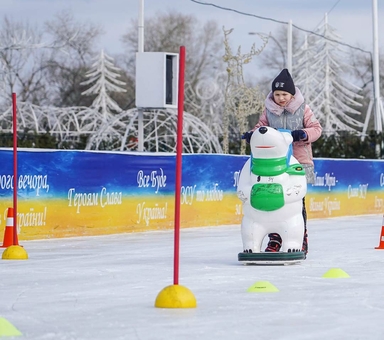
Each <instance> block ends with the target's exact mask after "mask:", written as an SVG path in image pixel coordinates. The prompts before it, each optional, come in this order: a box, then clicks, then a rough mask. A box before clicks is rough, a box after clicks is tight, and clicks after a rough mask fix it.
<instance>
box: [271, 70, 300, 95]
mask: <svg viewBox="0 0 384 340" xmlns="http://www.w3.org/2000/svg"><path fill="white" fill-rule="evenodd" d="M275 91H285V92H288V93H290V94H291V95H292V96H294V95H295V93H296V89H295V84H294V83H293V79H292V77H291V75H290V74H289V71H288V70H287V69H286V68H285V69H284V70H282V71H281V72H280V74H279V75H278V76H277V77H276V78H275V79H274V81H273V82H272V92H275Z"/></svg>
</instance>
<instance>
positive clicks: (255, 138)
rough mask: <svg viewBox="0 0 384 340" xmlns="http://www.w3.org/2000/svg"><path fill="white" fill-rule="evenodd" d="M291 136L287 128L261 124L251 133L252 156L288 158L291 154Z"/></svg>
mask: <svg viewBox="0 0 384 340" xmlns="http://www.w3.org/2000/svg"><path fill="white" fill-rule="evenodd" d="M292 141H293V139H292V136H291V133H290V132H289V131H288V130H281V131H279V130H276V129H274V128H271V127H269V126H261V127H259V128H258V129H257V130H255V132H254V133H253V134H252V137H251V141H250V144H249V145H250V148H251V154H252V158H282V157H285V158H288V159H289V156H290V154H291V144H292Z"/></svg>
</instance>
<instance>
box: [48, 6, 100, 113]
mask: <svg viewBox="0 0 384 340" xmlns="http://www.w3.org/2000/svg"><path fill="white" fill-rule="evenodd" d="M45 32H46V34H49V35H50V36H52V39H54V40H55V41H59V42H60V41H66V40H68V38H69V37H73V38H72V39H71V40H70V42H69V44H68V46H67V47H66V49H65V53H62V51H58V50H55V51H53V52H52V54H51V55H50V58H49V59H48V60H47V61H46V64H45V69H46V77H47V82H48V83H49V85H50V86H49V93H50V98H51V101H52V102H53V103H54V104H55V106H59V107H63V106H64V107H66V106H81V105H84V106H89V105H90V104H91V103H92V100H91V99H90V98H88V97H84V96H82V95H81V92H83V91H84V90H86V88H85V87H84V86H83V85H81V82H83V81H84V80H86V78H85V74H86V72H87V71H88V69H89V67H90V65H91V62H92V57H93V56H94V55H95V54H96V53H97V52H96V50H95V44H96V41H97V39H98V38H99V37H100V36H101V34H102V33H103V30H102V29H101V27H99V26H98V25H94V24H91V23H81V22H77V21H76V20H75V18H74V16H73V14H72V13H71V12H70V11H63V12H60V13H59V14H57V15H56V16H55V18H54V19H53V20H51V21H48V22H46V23H45Z"/></svg>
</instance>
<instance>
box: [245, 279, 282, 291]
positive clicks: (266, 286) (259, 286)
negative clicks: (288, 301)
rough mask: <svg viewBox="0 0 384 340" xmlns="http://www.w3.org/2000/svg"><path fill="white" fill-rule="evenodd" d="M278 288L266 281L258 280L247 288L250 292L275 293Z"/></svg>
mask: <svg viewBox="0 0 384 340" xmlns="http://www.w3.org/2000/svg"><path fill="white" fill-rule="evenodd" d="M278 291H279V290H278V289H277V288H276V287H275V286H274V285H273V284H272V283H270V282H268V281H258V282H256V283H255V284H254V285H252V286H251V287H249V288H248V289H247V292H250V293H276V292H278Z"/></svg>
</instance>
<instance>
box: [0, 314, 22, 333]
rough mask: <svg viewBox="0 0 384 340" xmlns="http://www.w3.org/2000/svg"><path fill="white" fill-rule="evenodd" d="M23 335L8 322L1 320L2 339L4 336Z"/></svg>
mask: <svg viewBox="0 0 384 340" xmlns="http://www.w3.org/2000/svg"><path fill="white" fill-rule="evenodd" d="M19 335H23V334H22V333H21V332H20V331H19V330H18V329H17V328H16V327H15V326H13V325H12V324H11V323H10V322H9V321H8V320H6V319H4V318H0V337H2V336H19Z"/></svg>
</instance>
